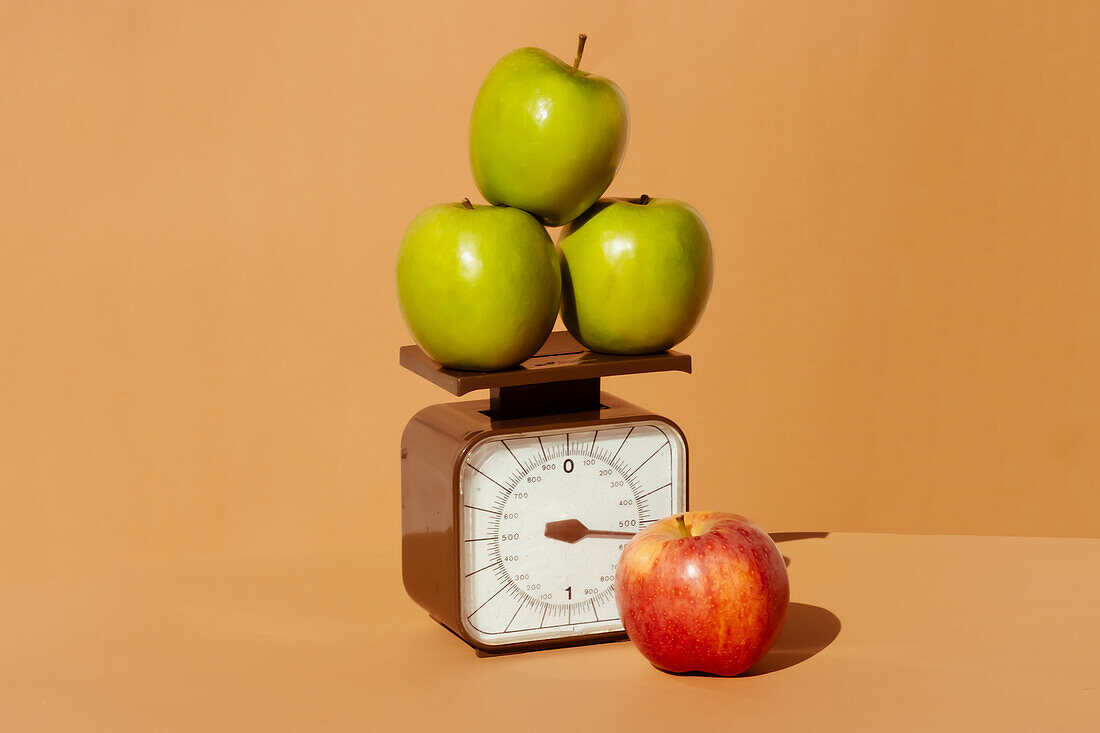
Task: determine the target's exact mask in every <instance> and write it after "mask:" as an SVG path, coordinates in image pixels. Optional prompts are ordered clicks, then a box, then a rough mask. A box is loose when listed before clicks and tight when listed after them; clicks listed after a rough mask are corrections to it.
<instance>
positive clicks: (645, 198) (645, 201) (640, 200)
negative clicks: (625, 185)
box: [638, 193, 649, 206]
mask: <svg viewBox="0 0 1100 733" xmlns="http://www.w3.org/2000/svg"><path fill="white" fill-rule="evenodd" d="M638 203H639V204H641V205H642V206H645V205H646V204H648V203H649V194H647V193H643V194H642V195H641V196H639V197H638Z"/></svg>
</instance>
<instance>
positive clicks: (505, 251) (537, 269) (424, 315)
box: [397, 199, 561, 371]
mask: <svg viewBox="0 0 1100 733" xmlns="http://www.w3.org/2000/svg"><path fill="white" fill-rule="evenodd" d="M397 297H398V301H399V302H400V304H401V314H402V315H403V316H404V317H405V323H406V325H408V327H409V331H410V332H411V333H412V335H413V338H414V339H416V342H417V343H418V344H420V348H422V349H424V352H425V353H427V354H428V356H430V357H431V358H433V359H435V360H436V361H438V362H439V363H440V364H442V365H444V366H447V367H451V368H453V369H469V370H476V371H492V370H494V369H504V368H506V367H510V366H513V365H515V364H518V363H519V362H521V361H523V360H524V359H527V358H529V357H530V356H531V355H532V354H534V353H535V352H536V351H538V349H539V347H540V346H542V344H543V342H545V341H546V337H547V336H548V335H549V334H550V330H551V329H552V328H553V327H554V321H555V319H556V318H557V313H558V304H559V303H560V301H561V269H560V266H559V260H558V253H557V250H555V249H554V243H553V242H552V241H551V239H550V235H549V234H547V233H546V230H545V229H543V227H542V225H541V224H539V223H538V222H537V221H535V219H534V217H532V216H531V215H530V214H528V213H527V212H525V211H521V210H519V209H513V208H509V207H507V206H473V205H472V204H470V202H469V200H468V199H467V200H466V201H464V202H462V203H460V204H440V205H438V206H433V207H431V208H429V209H426V210H425V211H423V212H421V213H420V214H419V215H418V216H417V217H416V218H415V219H413V221H412V223H411V224H410V225H409V228H408V230H407V231H406V232H405V238H404V239H403V240H402V242H401V249H400V251H399V252H398V254H397Z"/></svg>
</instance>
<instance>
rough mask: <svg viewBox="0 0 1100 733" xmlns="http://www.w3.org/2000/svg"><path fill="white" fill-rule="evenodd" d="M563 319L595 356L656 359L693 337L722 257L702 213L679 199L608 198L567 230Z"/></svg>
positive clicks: (563, 244) (562, 243) (563, 248)
mask: <svg viewBox="0 0 1100 733" xmlns="http://www.w3.org/2000/svg"><path fill="white" fill-rule="evenodd" d="M558 247H559V249H560V250H561V256H562V307H561V315H562V320H563V321H564V322H565V326H566V328H568V329H569V332H570V333H571V334H573V336H574V338H576V339H577V340H578V341H580V342H581V343H582V344H584V345H585V346H587V347H588V348H590V349H592V350H593V351H602V352H606V353H610V354H652V353H656V352H658V351H664V350H665V349H670V348H672V347H673V346H675V345H676V344H678V343H680V342H681V341H683V340H684V339H685V338H687V336H688V334H690V333H691V331H692V329H694V328H695V324H696V323H698V321H699V318H700V316H702V315H703V310H704V309H705V308H706V306H707V299H708V298H709V297H710V287H711V282H712V281H713V277H714V274H713V273H714V256H713V254H712V252H711V243H710V232H709V231H707V225H706V223H705V222H704V221H703V218H702V217H701V216H699V212H698V211H696V210H695V209H693V208H692V207H691V206H688V205H687V204H685V203H683V202H682V201H675V200H673V199H651V198H649V197H648V196H642V197H641V198H637V199H604V200H601V201H599V202H598V203H597V204H596V205H595V206H593V207H592V208H591V209H589V210H588V211H587V212H585V213H584V215H583V216H581V217H580V218H579V219H577V220H576V221H574V222H573V223H571V224H569V225H568V226H567V227H565V228H564V229H563V230H562V233H561V237H560V238H559V240H558Z"/></svg>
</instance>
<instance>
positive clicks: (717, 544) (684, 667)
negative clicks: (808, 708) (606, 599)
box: [615, 512, 791, 676]
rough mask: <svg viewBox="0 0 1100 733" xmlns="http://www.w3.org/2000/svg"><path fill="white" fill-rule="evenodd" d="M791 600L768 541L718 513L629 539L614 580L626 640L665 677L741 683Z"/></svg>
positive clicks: (661, 525)
mask: <svg viewBox="0 0 1100 733" xmlns="http://www.w3.org/2000/svg"><path fill="white" fill-rule="evenodd" d="M790 596H791V592H790V584H789V582H788V580H787V566H786V565H785V564H784V563H783V556H782V555H781V554H780V552H779V549H778V548H777V547H776V546H775V543H774V542H772V539H771V537H769V536H768V535H767V534H766V533H765V532H764V530H762V529H760V528H759V527H757V526H756V525H755V524H753V523H752V522H750V521H749V520H748V519H745V518H744V517H742V516H740V515H738V514H728V513H726V512H686V513H684V514H677V515H674V516H671V517H666V518H665V519H662V520H660V521H658V522H655V523H653V524H652V525H650V526H649V527H647V528H646V529H644V530H642V531H641V532H639V533H638V534H637V535H635V536H634V538H633V539H631V540H630V542H629V543H628V544H627V546H626V548H625V549H624V550H623V554H622V557H621V558H620V559H619V566H618V569H617V570H616V573H615V601H616V602H617V603H618V606H619V616H620V617H621V618H622V620H623V626H625V627H626V633H627V636H629V637H630V640H631V641H633V642H634V644H635V646H637V647H638V650H639V651H640V652H641V653H642V654H643V655H644V656H645V657H646V659H648V660H649V661H650V662H652V663H653V664H654V665H656V666H657V667H660V668H661V669H665V670H668V671H669V672H710V673H712V674H719V675H725V676H729V675H736V674H741V673H742V672H744V671H745V670H747V669H748V668H749V667H751V666H752V665H754V664H756V663H757V662H758V661H760V659H761V658H762V657H763V656H764V655H765V654H766V653H767V652H768V649H770V648H771V646H772V644H774V643H775V640H776V639H777V638H778V637H779V632H780V631H782V630H783V620H784V619H785V618H786V616H787V604H788V602H789V601H790Z"/></svg>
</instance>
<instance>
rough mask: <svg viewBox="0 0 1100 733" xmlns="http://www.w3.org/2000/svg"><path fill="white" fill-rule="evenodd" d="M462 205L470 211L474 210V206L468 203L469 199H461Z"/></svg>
mask: <svg viewBox="0 0 1100 733" xmlns="http://www.w3.org/2000/svg"><path fill="white" fill-rule="evenodd" d="M462 205H463V206H465V207H466V208H467V209H469V210H470V211H473V210H474V205H473V204H471V203H470V199H462Z"/></svg>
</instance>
